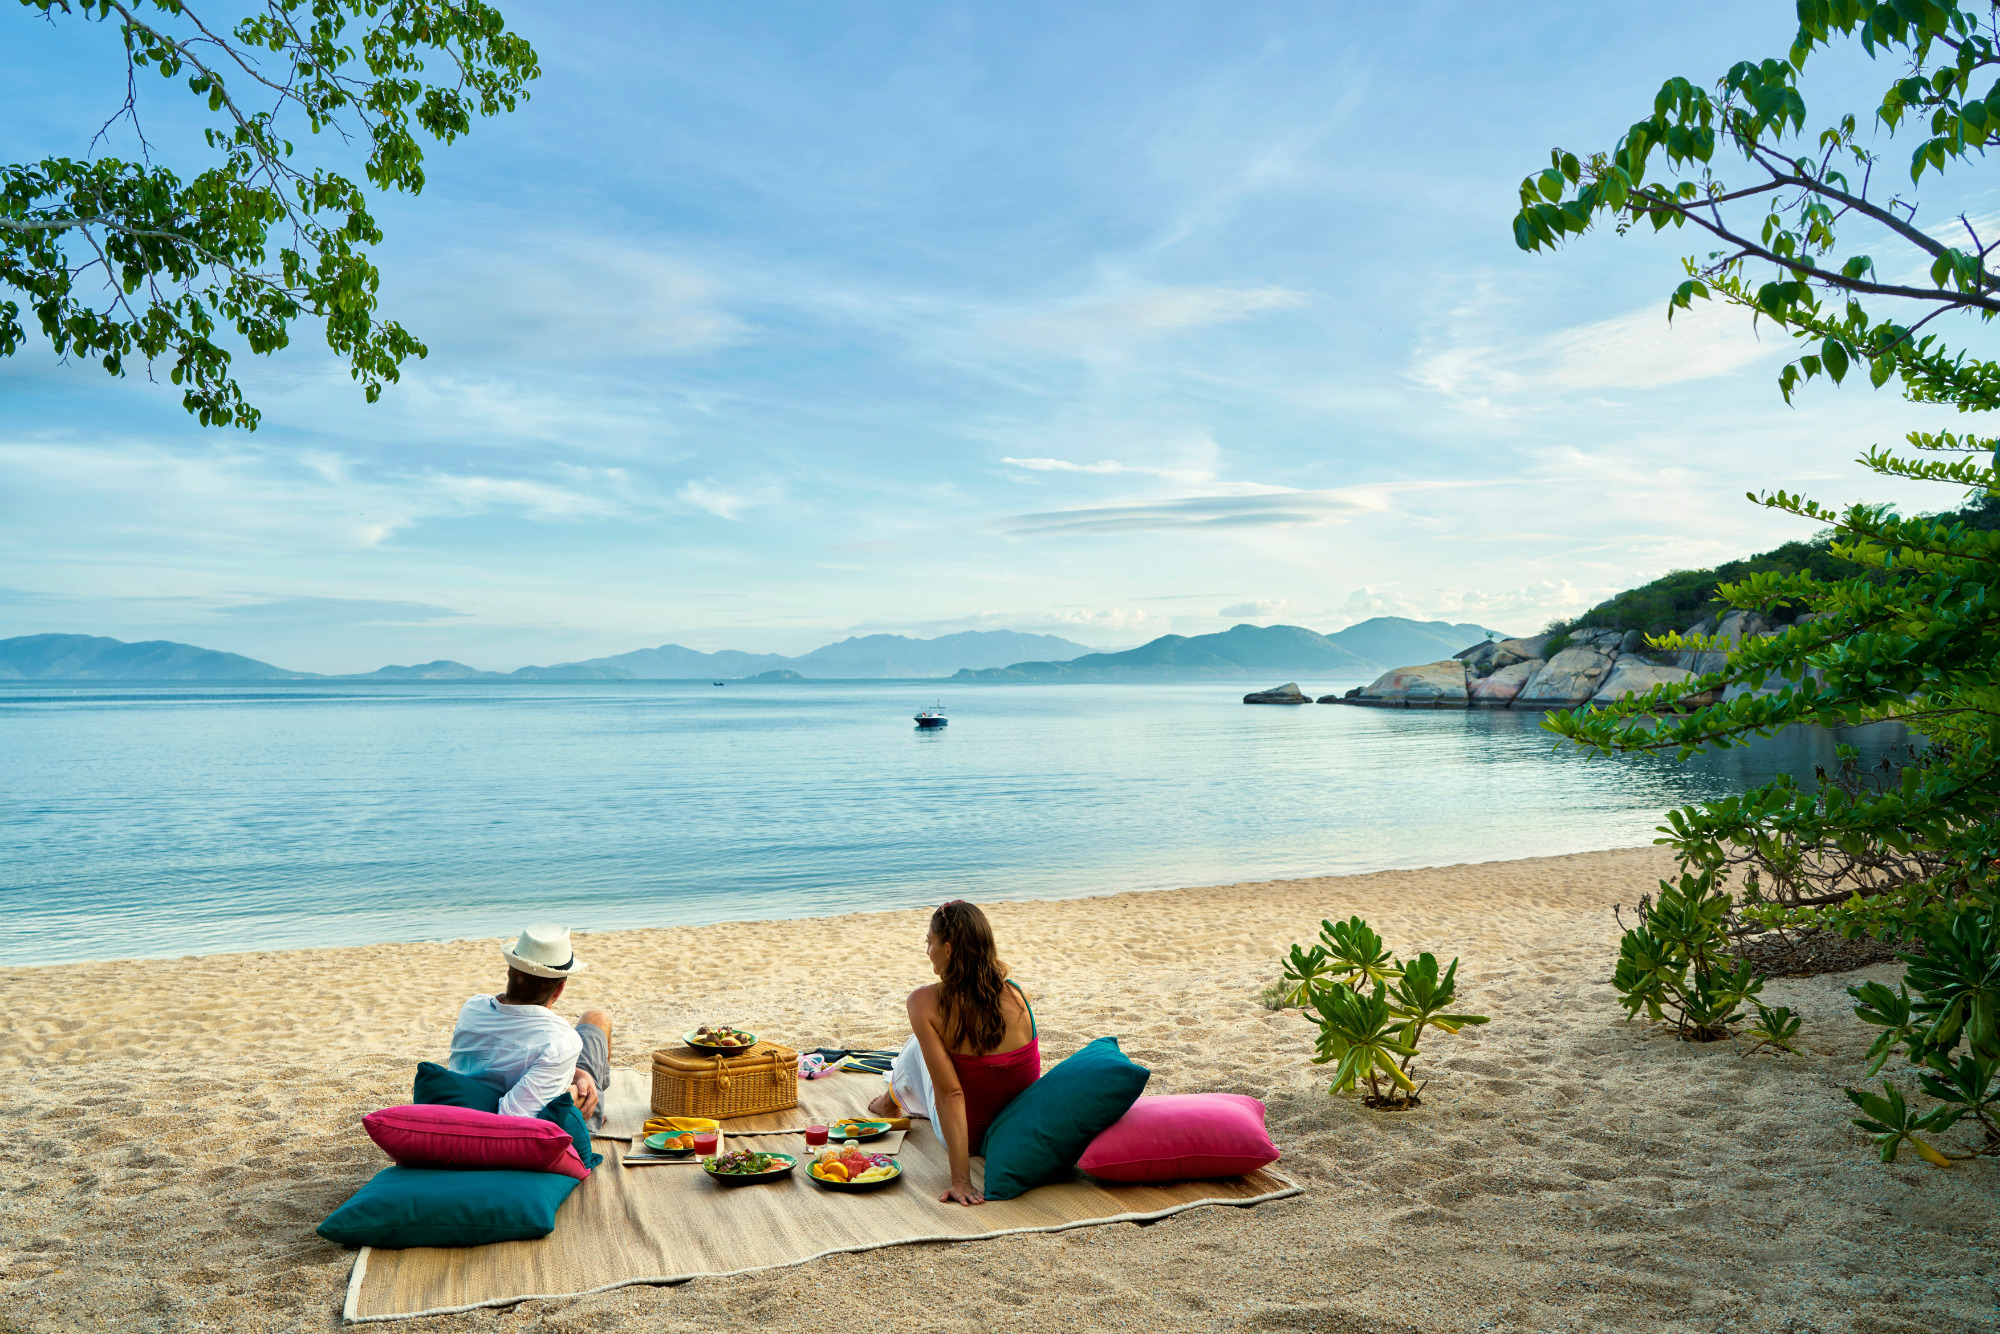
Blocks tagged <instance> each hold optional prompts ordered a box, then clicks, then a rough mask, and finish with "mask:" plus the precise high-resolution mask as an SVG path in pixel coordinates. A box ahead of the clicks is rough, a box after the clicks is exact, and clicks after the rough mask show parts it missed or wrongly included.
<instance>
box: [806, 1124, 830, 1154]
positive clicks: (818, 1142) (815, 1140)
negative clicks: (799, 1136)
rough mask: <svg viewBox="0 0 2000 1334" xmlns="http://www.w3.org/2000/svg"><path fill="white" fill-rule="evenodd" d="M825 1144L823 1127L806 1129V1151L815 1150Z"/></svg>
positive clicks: (824, 1128)
mask: <svg viewBox="0 0 2000 1334" xmlns="http://www.w3.org/2000/svg"><path fill="white" fill-rule="evenodd" d="M825 1143H826V1127H825V1126H817V1125H815V1126H807V1127H806V1147H807V1148H808V1149H817V1148H819V1147H821V1146H822V1145H824V1144H825Z"/></svg>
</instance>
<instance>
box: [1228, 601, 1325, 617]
mask: <svg viewBox="0 0 2000 1334" xmlns="http://www.w3.org/2000/svg"><path fill="white" fill-rule="evenodd" d="M1215 614H1216V615H1217V616H1220V617H1222V618H1223V619H1224V620H1237V621H1245V620H1247V621H1268V620H1272V619H1274V618H1276V617H1280V616H1298V615H1301V614H1303V609H1302V608H1301V607H1299V605H1298V604H1297V603H1294V602H1288V601H1286V600H1285V599H1284V598H1258V599H1256V600H1255V601H1253V602H1233V603H1231V604H1230V605H1229V606H1227V607H1223V608H1221V609H1220V610H1218V611H1217V612H1216V613H1215Z"/></svg>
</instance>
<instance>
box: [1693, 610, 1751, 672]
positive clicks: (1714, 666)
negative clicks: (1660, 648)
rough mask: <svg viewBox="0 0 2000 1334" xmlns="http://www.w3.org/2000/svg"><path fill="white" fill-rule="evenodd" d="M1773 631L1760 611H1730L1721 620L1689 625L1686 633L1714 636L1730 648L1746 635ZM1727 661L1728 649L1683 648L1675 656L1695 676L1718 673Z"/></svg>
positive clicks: (1701, 621)
mask: <svg viewBox="0 0 2000 1334" xmlns="http://www.w3.org/2000/svg"><path fill="white" fill-rule="evenodd" d="M1770 630H1771V627H1770V624H1769V622H1767V621H1765V619H1764V617H1763V614H1762V613H1760V612H1754V611H1730V612H1725V613H1724V614H1723V615H1722V617H1721V619H1720V620H1718V619H1716V618H1715V617H1712V616H1711V617H1709V618H1707V619H1706V620H1700V621H1696V622H1695V623H1694V624H1693V625H1691V626H1689V627H1688V630H1687V632H1688V633H1689V634H1691V635H1714V636H1716V637H1718V638H1720V639H1724V640H1726V641H1728V644H1729V648H1730V649H1736V648H1739V647H1741V645H1742V643H1743V639H1744V637H1745V636H1746V635H1762V634H1768V633H1770ZM1728 662H1729V653H1728V651H1726V650H1717V651H1715V652H1712V653H1696V652H1694V651H1692V650H1687V649H1684V650H1682V651H1681V652H1679V653H1676V654H1675V655H1674V665H1675V666H1676V667H1680V668H1684V669H1685V670H1687V671H1690V672H1693V673H1694V674H1695V675H1696V676H1706V675H1708V673H1710V672H1719V671H1721V670H1722V669H1723V668H1724V667H1725V666H1727V665H1728Z"/></svg>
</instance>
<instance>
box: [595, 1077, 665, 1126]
mask: <svg viewBox="0 0 2000 1334" xmlns="http://www.w3.org/2000/svg"><path fill="white" fill-rule="evenodd" d="M652 1114H653V1081H652V1078H651V1076H650V1075H646V1074H641V1073H640V1072H639V1071H637V1070H613V1071H612V1072H611V1086H610V1087H609V1088H607V1089H605V1090H604V1094H603V1096H602V1097H601V1098H599V1099H598V1105H597V1117H596V1119H595V1120H594V1121H593V1122H592V1124H591V1127H590V1137H591V1138H592V1139H635V1138H637V1137H638V1134H639V1131H640V1130H642V1129H643V1128H644V1127H645V1124H646V1118H647V1117H649V1116H651V1115H652Z"/></svg>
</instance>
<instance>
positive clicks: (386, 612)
mask: <svg viewBox="0 0 2000 1334" xmlns="http://www.w3.org/2000/svg"><path fill="white" fill-rule="evenodd" d="M212 614H214V615H216V616H223V617H227V618H229V619H231V620H238V621H259V622H263V623H267V624H273V625H298V626H305V625H393V624H398V623H419V624H421V623H425V622H429V621H443V620H451V619H454V618H458V617H462V616H464V615H465V613H464V612H462V611H456V610H454V609H453V608H451V607H440V606H437V605H436V604H434V603H429V602H396V601H385V600H380V599H372V598H324V597H293V598H266V599H264V600H263V601H260V602H238V603H235V604H232V605H230V606H226V607H217V608H215V609H214V611H213V613H212Z"/></svg>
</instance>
